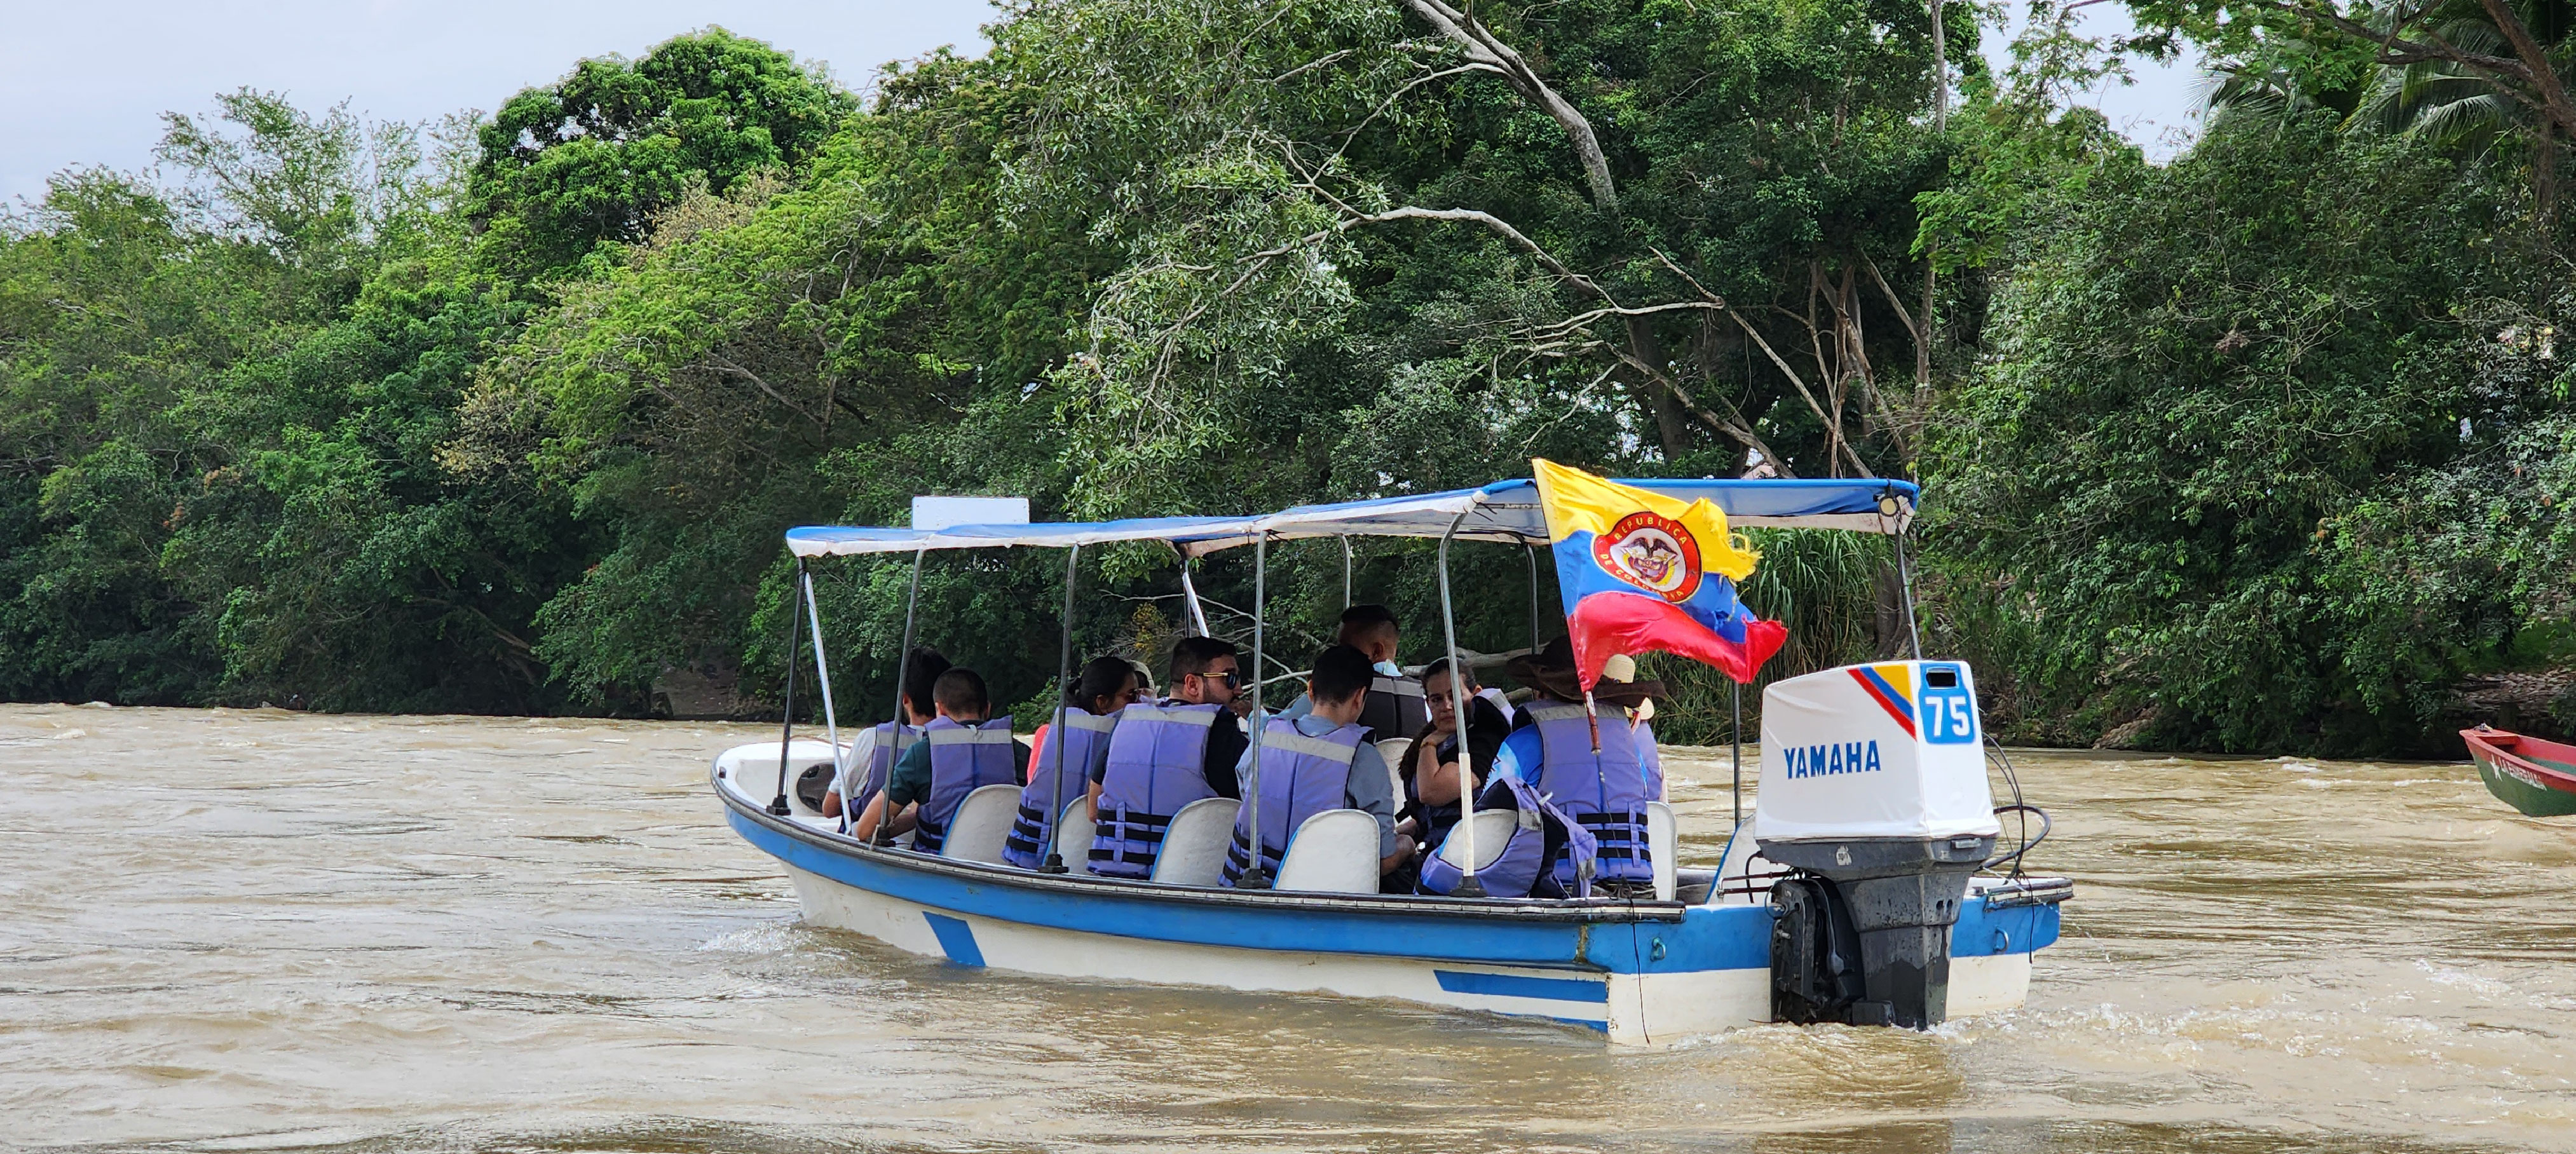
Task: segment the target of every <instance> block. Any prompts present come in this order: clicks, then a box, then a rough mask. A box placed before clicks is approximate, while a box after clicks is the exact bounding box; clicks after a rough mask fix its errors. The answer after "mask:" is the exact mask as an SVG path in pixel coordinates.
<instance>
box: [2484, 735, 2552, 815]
mask: <svg viewBox="0 0 2576 1154" xmlns="http://www.w3.org/2000/svg"><path fill="white" fill-rule="evenodd" d="M2460 740H2462V741H2465V742H2467V743H2469V757H2470V758H2471V759H2472V760H2474V761H2476V762H2477V763H2478V779H2479V780H2481V781H2484V782H2486V783H2487V792H2488V793H2492V794H2494V795H2496V797H2497V799H2499V800H2501V801H2503V802H2504V803H2505V804H2506V805H2509V806H2512V807H2513V808H2515V809H2517V810H2520V811H2522V812H2523V813H2524V814H2526V815H2528V816H2531V817H2565V816H2567V815H2568V814H2571V813H2576V745H2562V744H2560V743H2558V742H2555V741H2542V740H2541V739H2539V738H2537V737H2526V736H2524V735H2522V734H2519V733H2508V732H2506V731H2504V730H2501V729H2490V728H2488V727H2486V726H2483V725H2481V726H2479V727H2477V728H2476V729H2463V730H2461V731H2460Z"/></svg>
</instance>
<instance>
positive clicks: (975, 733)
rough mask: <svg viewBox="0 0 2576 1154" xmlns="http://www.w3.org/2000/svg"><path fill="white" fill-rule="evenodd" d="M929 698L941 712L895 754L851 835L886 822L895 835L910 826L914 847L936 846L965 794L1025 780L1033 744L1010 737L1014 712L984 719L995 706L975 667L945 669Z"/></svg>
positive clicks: (871, 835) (865, 836)
mask: <svg viewBox="0 0 2576 1154" xmlns="http://www.w3.org/2000/svg"><path fill="white" fill-rule="evenodd" d="M930 700H931V705H932V707H933V708H935V709H936V710H938V713H939V716H938V717H936V718H934V719H932V721H931V723H930V724H929V725H928V726H926V727H924V730H923V739H922V742H921V744H919V745H913V746H907V747H905V749H904V751H903V756H902V757H900V758H897V759H896V760H895V763H894V771H893V773H892V774H891V776H890V778H889V781H888V784H887V786H886V789H885V792H884V793H881V794H878V795H877V796H876V797H874V798H872V799H870V800H869V802H868V807H867V808H866V809H865V810H862V811H860V813H859V820H858V822H857V823H856V824H855V825H854V826H852V827H851V829H850V833H851V836H854V837H857V838H858V839H860V840H862V841H868V840H873V839H875V838H876V836H877V832H878V830H880V829H883V830H885V831H886V833H887V836H888V838H889V839H891V837H892V835H894V834H899V833H902V832H903V831H905V830H907V829H909V830H912V831H913V836H912V848H914V849H917V850H920V851H921V852H923V853H938V852H939V850H940V847H941V846H942V845H943V844H944V843H945V841H946V838H947V834H948V821H949V819H950V818H952V817H954V816H956V813H957V803H959V802H961V801H964V800H966V795H967V794H970V793H973V792H975V791H976V790H978V789H980V788H982V787H984V786H988V785H1024V784H1026V783H1027V780H1028V764H1029V747H1027V746H1025V745H1022V744H1020V743H1019V742H1018V741H1017V740H1014V739H1013V738H1012V737H1011V719H1010V718H1009V717H997V718H993V719H992V720H990V721H987V720H985V714H986V713H987V712H988V711H990V709H991V705H990V704H989V699H988V698H987V697H986V695H985V690H984V679H983V678H982V677H979V676H977V675H976V673H975V671H974V670H972V669H967V668H965V667H963V666H959V667H957V668H954V669H950V670H949V671H948V672H946V673H942V674H940V675H939V680H938V681H936V682H933V683H932V684H931V689H930ZM889 810H891V811H892V815H893V816H892V819H891V820H889V819H888V811H889Z"/></svg>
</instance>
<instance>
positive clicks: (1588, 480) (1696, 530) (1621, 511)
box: [1530, 458, 1762, 581]
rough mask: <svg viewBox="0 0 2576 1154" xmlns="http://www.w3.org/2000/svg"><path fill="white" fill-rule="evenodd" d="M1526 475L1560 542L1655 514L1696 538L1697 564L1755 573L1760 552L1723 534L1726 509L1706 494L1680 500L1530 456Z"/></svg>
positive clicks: (1733, 573)
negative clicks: (1635, 515)
mask: <svg viewBox="0 0 2576 1154" xmlns="http://www.w3.org/2000/svg"><path fill="white" fill-rule="evenodd" d="M1530 475H1531V477H1532V478H1534V479H1535V480H1536V481H1537V482H1538V503H1539V509H1540V511H1541V512H1543V513H1545V514H1546V515H1547V539H1548V540H1549V541H1563V540H1565V539H1566V538H1568V537H1571V536H1573V535H1575V534H1577V533H1591V534H1593V535H1595V536H1607V535H1609V533H1610V530H1611V528H1612V527H1613V526H1616V525H1617V524H1618V523H1619V521H1620V519H1621V518H1623V517H1626V516H1628V515H1630V514H1632V513H1640V512H1645V513H1655V514H1658V515H1660V516H1665V517H1670V518H1672V519H1673V520H1676V521H1679V522H1681V523H1682V525H1683V526H1684V527H1686V528H1688V529H1689V530H1690V532H1691V536H1693V537H1696V538H1698V539H1699V563H1700V568H1701V569H1703V570H1705V571H1707V572H1710V573H1722V574H1725V575H1726V577H1727V579H1728V580H1731V581H1741V580H1743V579H1745V578H1746V577H1748V576H1751V575H1752V573H1753V565H1754V563H1755V562H1757V561H1760V560H1761V559H1762V555H1761V554H1760V553H1757V552H1754V551H1753V549H1752V548H1751V547H1750V546H1748V545H1746V544H1745V543H1744V542H1743V540H1741V539H1740V538H1738V537H1736V536H1734V535H1733V534H1731V533H1729V532H1727V529H1726V511H1725V510H1723V509H1720V508H1718V507H1717V506H1716V505H1714V504H1711V503H1710V502H1709V500H1708V499H1707V498H1705V497H1703V498H1701V499H1699V500H1697V501H1690V502H1684V501H1681V500H1679V499H1678V498H1673V497H1667V496H1664V495H1663V494H1661V493H1653V492H1648V491H1647V490H1644V489H1640V488H1637V487H1635V486H1633V485H1622V484H1620V483H1618V482H1617V481H1612V480H1608V479H1606V478H1602V477H1596V476H1593V475H1592V474H1590V473H1586V472H1584V471H1583V470H1581V469H1569V468H1567V467H1565V466H1563V465H1560V464H1557V463H1556V462H1554V461H1549V460H1543V459H1537V458H1533V459H1531V461H1530Z"/></svg>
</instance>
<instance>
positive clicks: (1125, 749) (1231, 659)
mask: <svg viewBox="0 0 2576 1154" xmlns="http://www.w3.org/2000/svg"><path fill="white" fill-rule="evenodd" d="M1167 676H1169V678H1170V679H1171V683H1172V696H1171V697H1169V698H1166V699H1164V700H1162V701H1160V702H1156V703H1154V704H1152V705H1145V704H1137V705H1130V706H1128V707H1127V708H1126V709H1125V710H1124V711H1122V712H1121V713H1120V714H1119V715H1118V729H1117V731H1116V732H1115V733H1112V734H1111V735H1110V738H1109V751H1108V756H1107V758H1106V760H1104V761H1103V762H1102V763H1101V765H1100V768H1098V769H1096V770H1094V771H1093V777H1092V781H1091V792H1090V797H1091V817H1092V820H1093V821H1095V822H1097V823H1099V831H1098V833H1097V834H1096V835H1095V836H1094V837H1093V838H1092V842H1091V872H1093V873H1096V874H1100V875H1103V876H1106V877H1125V878H1141V877H1148V876H1151V875H1152V874H1153V872H1154V859H1155V858H1156V857H1157V856H1158V855H1160V854H1161V853H1162V847H1163V831H1164V830H1166V829H1168V828H1170V827H1171V824H1172V816H1173V815H1174V814H1177V813H1179V812H1180V811H1181V807H1182V806H1185V805H1188V804H1189V803H1191V802H1194V801H1197V800H1199V799H1200V798H1207V797H1240V796H1242V794H1241V792H1240V791H1239V790H1238V789H1237V787H1236V784H1235V761H1236V759H1238V758H1240V757H1241V756H1242V755H1243V750H1244V746H1245V744H1246V742H1245V738H1244V734H1243V726H1242V724H1241V723H1240V722H1239V721H1237V720H1236V718H1235V716H1234V714H1233V713H1232V712H1230V711H1229V710H1228V709H1227V707H1228V706H1230V705H1232V704H1234V699H1235V695H1236V693H1238V692H1239V691H1240V690H1241V689H1242V685H1243V674H1242V661H1241V659H1240V658H1238V657H1237V656H1236V655H1235V649H1234V646H1233V645H1232V644H1231V643H1228V642H1224V641H1219V640H1217V639H1216V638H1213V637H1184V638H1182V639H1181V641H1180V644H1178V645H1175V646H1173V647H1172V665H1171V669H1170V670H1169V671H1168V673H1167Z"/></svg>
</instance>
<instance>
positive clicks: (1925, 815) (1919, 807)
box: [1753, 661, 2001, 1029]
mask: <svg viewBox="0 0 2576 1154" xmlns="http://www.w3.org/2000/svg"><path fill="white" fill-rule="evenodd" d="M1980 739H1981V735H1980V733H1979V732H1978V721H1977V708H1976V690H1975V686H1974V684H1973V683H1972V682H1971V680H1970V678H1969V674H1968V667H1967V665H1966V664H1965V663H1963V662H1955V661H1894V662H1882V663H1878V664H1874V665H1853V666H1845V667H1843V668H1840V669H1828V670H1826V671H1824V672H1822V673H1814V674H1809V675H1807V676H1805V677H1798V678H1792V679H1790V680H1787V681H1782V682H1779V683H1777V684H1774V685H1772V686H1771V687H1770V688H1769V689H1768V690H1766V691H1765V692H1764V693H1763V702H1762V779H1761V792H1760V794H1759V795H1758V797H1757V800H1756V803H1755V808H1754V816H1753V836H1754V839H1755V841H1756V842H1757V843H1758V844H1759V845H1760V847H1761V850H1762V856H1763V857H1765V858H1768V859H1770V860H1771V861H1773V862H1776V863H1778V864H1780V865H1784V866H1789V867H1791V868H1793V869H1796V870H1799V871H1801V873H1800V874H1798V875H1793V876H1791V877H1789V878H1784V879H1781V881H1779V882H1778V883H1775V884H1774V886H1773V888H1772V908H1773V911H1774V914H1775V916H1776V917H1777V919H1778V920H1777V921H1776V922H1775V923H1774V928H1773V934H1772V959H1771V963H1772V990H1773V999H1772V1001H1773V1014H1774V1016H1775V1017H1778V1018H1780V1019H1781V1020H1784V1021H1803V1022H1816V1021H1845V1022H1850V1023H1852V1024H1855V1025H1896V1026H1906V1027H1911V1028H1915V1029H1921V1028H1924V1027H1927V1026H1934V1025H1938V1024H1940V1023H1941V1022H1942V1021H1943V1020H1944V1019H1945V1018H1946V1017H1947V1016H1948V1012H1949V987H1950V930H1951V927H1952V926H1953V925H1955V924H1957V922H1958V920H1959V904H1960V903H1961V902H1962V901H1964V900H1966V897H1967V891H1968V877H1969V875H1970V874H1973V873H1975V872H1976V871H1977V869H1978V868H1979V867H1980V866H1982V865H1983V864H1984V863H1985V861H1986V859H1987V858H1989V857H1991V856H1992V855H1993V853H1994V844H1995V836H1996V835H1997V834H1998V833H2000V832H2001V827H2000V825H1999V824H1998V823H1997V822H1996V821H1995V815H1994V799H1993V795H1992V793H1991V792H1990V791H1989V790H1988V789H1987V786H1986V764H1985V756H1984V753H1983V751H1982V750H1981V748H1980V746H1979V741H1980ZM1855 971H1856V972H1855Z"/></svg>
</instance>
